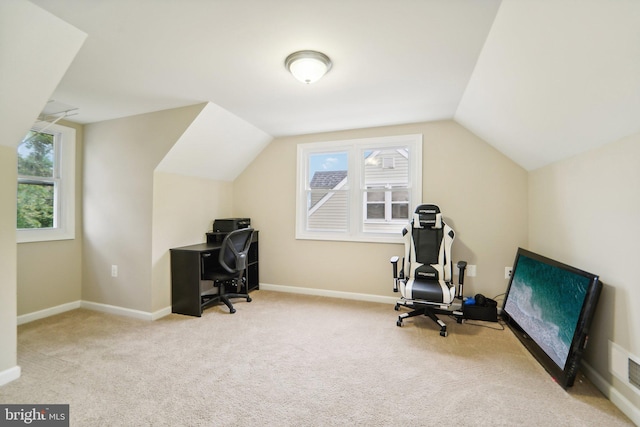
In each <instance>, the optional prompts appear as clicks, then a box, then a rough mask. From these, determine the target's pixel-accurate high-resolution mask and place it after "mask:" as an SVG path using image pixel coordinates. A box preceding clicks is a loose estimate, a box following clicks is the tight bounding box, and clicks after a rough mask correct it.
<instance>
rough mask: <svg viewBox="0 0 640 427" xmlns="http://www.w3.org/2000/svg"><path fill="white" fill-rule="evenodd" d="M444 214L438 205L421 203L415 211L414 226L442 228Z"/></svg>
mask: <svg viewBox="0 0 640 427" xmlns="http://www.w3.org/2000/svg"><path fill="white" fill-rule="evenodd" d="M442 225H443V222H442V214H441V213H440V208H439V207H438V206H436V205H419V206H418V207H417V208H416V210H415V212H414V213H413V228H442Z"/></svg>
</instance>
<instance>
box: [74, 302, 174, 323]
mask: <svg viewBox="0 0 640 427" xmlns="http://www.w3.org/2000/svg"><path fill="white" fill-rule="evenodd" d="M80 307H82V308H86V309H88V310H94V311H100V312H103V313H109V314H118V315H121V316H128V317H133V318H136V319H141V320H156V319H159V318H161V317H164V316H166V315H167V314H171V307H165V308H163V309H161V310H158V311H155V312H153V313H149V312H147V311H141V310H134V309H131V308H125V307H118V306H116V305H109V304H100V303H97V302H91V301H82V303H81V305H80Z"/></svg>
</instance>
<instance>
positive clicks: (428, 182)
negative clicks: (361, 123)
mask: <svg viewBox="0 0 640 427" xmlns="http://www.w3.org/2000/svg"><path fill="white" fill-rule="evenodd" d="M415 133H421V134H423V157H424V159H423V193H424V198H423V201H424V202H433V203H436V204H438V205H439V206H440V207H441V209H442V210H443V213H444V214H445V218H446V219H447V221H448V222H449V224H450V225H451V226H452V227H453V228H454V229H455V230H456V233H457V237H456V241H455V242H454V246H453V251H454V260H455V261H457V260H461V259H464V260H467V261H468V262H469V263H470V264H477V271H478V274H477V277H473V278H467V280H466V281H465V284H466V288H467V291H466V293H467V294H475V293H477V292H481V293H485V294H487V295H488V296H492V297H493V296H495V295H498V294H500V293H503V292H504V291H505V289H506V285H507V281H506V280H505V279H504V267H505V266H509V265H511V263H512V262H513V259H514V256H515V253H516V249H517V247H518V246H525V245H526V244H527V172H526V171H525V170H524V169H522V168H520V167H519V166H517V165H515V164H514V163H513V162H512V161H511V160H509V159H507V158H506V157H505V156H503V155H502V154H500V153H499V152H497V151H496V150H495V149H493V148H492V147H491V146H489V145H488V144H487V143H486V142H484V141H482V140H481V139H479V138H478V137H476V136H475V135H473V134H472V133H470V132H468V131H467V130H466V129H464V128H463V127H462V126H460V125H458V124H457V123H455V122H453V121H441V122H430V123H420V124H413V125H403V126H390V127H382V128H372V129H361V130H350V131H344V132H333V133H326V134H314V135H304V136H296V137H288V138H279V139H276V140H274V141H273V142H272V143H271V144H270V145H269V146H267V148H266V149H265V150H264V151H263V152H262V153H261V154H260V155H259V156H258V157H257V158H256V160H254V162H253V163H252V164H251V165H250V166H249V167H248V168H247V169H246V170H245V171H244V172H243V173H242V174H241V176H240V177H238V179H236V181H235V182H234V189H233V197H234V208H233V213H234V216H247V217H250V218H251V220H252V224H253V226H254V227H255V228H257V229H259V230H260V281H261V282H262V283H268V284H274V285H285V286H296V287H301V288H314V289H322V290H328V291H343V292H353V293H364V294H371V295H379V296H394V294H393V292H392V290H391V288H392V273H391V265H390V264H389V258H390V257H391V256H393V255H402V253H403V248H402V245H399V244H377V243H351V242H332V241H311V240H296V239H295V237H294V236H295V198H296V196H295V195H296V146H297V144H299V143H306V142H318V141H331V140H342V139H349V138H364V137H373V136H390V135H401V134H415Z"/></svg>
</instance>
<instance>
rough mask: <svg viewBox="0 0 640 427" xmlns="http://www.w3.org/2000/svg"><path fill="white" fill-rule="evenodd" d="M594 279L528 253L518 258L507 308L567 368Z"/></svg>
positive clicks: (532, 336)
mask: <svg viewBox="0 0 640 427" xmlns="http://www.w3.org/2000/svg"><path fill="white" fill-rule="evenodd" d="M589 283H590V279H589V278H587V277H584V276H581V275H578V274H575V273H572V272H570V271H567V270H564V269H561V268H558V267H555V266H553V265H549V264H545V263H542V262H539V261H536V260H533V259H531V258H528V257H526V256H524V255H520V257H519V258H518V262H517V266H516V268H515V271H514V276H513V280H512V282H511V288H510V290H509V298H508V300H507V301H506V303H505V309H506V310H507V312H508V313H509V315H510V316H511V317H512V318H513V319H514V320H515V321H516V322H517V323H518V324H519V325H520V327H522V329H523V330H524V331H526V332H527V334H528V335H529V336H530V337H531V338H532V339H533V340H534V341H535V342H536V343H537V344H538V345H539V346H540V348H542V350H543V351H544V352H545V353H546V354H547V355H548V356H549V357H550V358H551V359H552V360H553V361H554V362H555V363H557V364H558V366H560V367H561V368H562V369H564V367H565V364H566V361H567V357H568V355H569V350H570V348H571V342H572V341H573V336H574V334H575V331H576V327H577V325H578V320H579V318H580V313H581V311H582V305H583V303H584V300H585V297H586V294H587V290H588V287H589Z"/></svg>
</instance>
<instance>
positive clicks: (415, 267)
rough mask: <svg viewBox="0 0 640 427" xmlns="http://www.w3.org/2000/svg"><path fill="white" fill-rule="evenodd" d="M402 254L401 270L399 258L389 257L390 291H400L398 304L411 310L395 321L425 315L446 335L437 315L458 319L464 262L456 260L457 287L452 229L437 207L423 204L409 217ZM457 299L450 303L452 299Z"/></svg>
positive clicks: (398, 306) (445, 329)
mask: <svg viewBox="0 0 640 427" xmlns="http://www.w3.org/2000/svg"><path fill="white" fill-rule="evenodd" d="M402 233H403V236H404V238H405V255H404V259H403V266H402V270H400V271H398V260H399V257H397V256H394V257H392V258H391V263H392V264H393V279H394V280H393V291H394V292H398V291H400V293H401V295H402V298H401V299H399V300H398V301H397V302H396V306H395V309H396V310H399V309H400V307H401V306H404V307H408V308H411V309H413V311H411V312H409V313H403V314H401V315H400V316H398V321H397V322H396V324H397V325H398V326H402V321H403V320H404V319H406V318H408V317H415V316H420V315H425V316H428V317H429V318H431V319H432V320H433V321H434V322H436V323H437V324H438V325H439V326H440V335H442V336H443V337H446V336H447V325H446V324H445V323H444V322H443V321H442V320H440V319H439V318H438V316H437V314H448V315H452V316H454V317H455V318H456V320H457V321H458V322H459V323H460V322H462V318H463V316H462V311H461V310H460V307H461V298H462V292H463V286H464V285H463V284H464V270H465V268H466V266H467V263H466V262H465V261H459V262H458V264H457V266H458V269H459V276H458V277H459V281H458V289H457V290H456V286H455V285H454V284H453V280H452V272H453V267H452V265H453V262H452V259H451V246H452V244H453V239H454V238H455V232H454V231H453V229H452V228H451V227H449V226H448V225H447V224H446V223H445V222H444V220H443V219H442V213H440V208H439V207H438V206H436V205H429V204H424V205H420V206H418V207H417V208H416V210H415V212H414V214H413V220H412V221H411V223H410V224H409V226H407V227H406V228H405V229H404V230H402ZM456 299H458V300H460V301H459V303H456V304H454V302H455V300H456Z"/></svg>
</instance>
